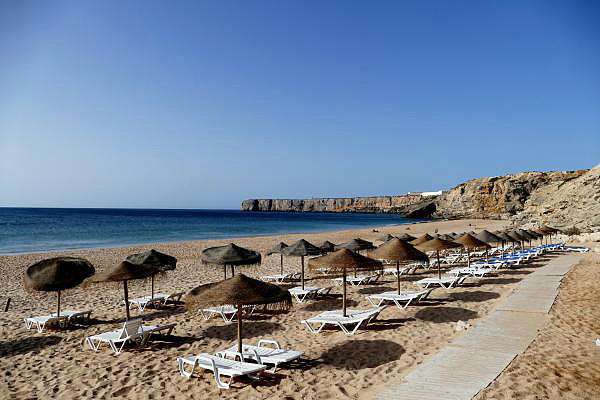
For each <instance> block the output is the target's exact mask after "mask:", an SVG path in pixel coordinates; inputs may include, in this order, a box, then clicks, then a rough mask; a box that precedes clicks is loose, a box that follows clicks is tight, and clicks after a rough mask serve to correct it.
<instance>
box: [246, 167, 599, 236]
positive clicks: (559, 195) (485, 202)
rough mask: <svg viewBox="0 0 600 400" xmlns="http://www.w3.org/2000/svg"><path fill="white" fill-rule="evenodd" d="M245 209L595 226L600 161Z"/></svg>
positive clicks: (256, 203)
mask: <svg viewBox="0 0 600 400" xmlns="http://www.w3.org/2000/svg"><path fill="white" fill-rule="evenodd" d="M242 210H246V211H323V212H382V213H399V214H402V215H405V216H408V217H414V218H427V217H436V218H495V219H512V220H514V221H515V222H517V223H519V224H533V223H540V222H543V223H546V224H548V225H552V226H556V227H558V228H567V227H577V228H579V229H582V230H585V231H590V230H596V229H600V165H599V166H597V167H595V168H593V169H591V170H577V171H553V172H523V173H519V174H514V175H507V176H496V177H491V178H478V179H473V180H471V181H468V182H465V183H462V184H460V185H458V186H456V187H454V188H452V189H450V190H448V191H445V192H443V193H442V194H441V195H439V196H431V197H425V196H421V195H419V194H410V195H403V196H379V197H356V198H326V199H305V200H273V199H264V200H255V199H253V200H245V201H244V202H243V203H242Z"/></svg>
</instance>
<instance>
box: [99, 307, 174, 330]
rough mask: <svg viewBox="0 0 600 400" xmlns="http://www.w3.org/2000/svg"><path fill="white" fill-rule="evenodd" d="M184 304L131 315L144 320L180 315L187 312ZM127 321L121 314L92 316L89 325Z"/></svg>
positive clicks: (133, 317) (132, 317)
mask: <svg viewBox="0 0 600 400" xmlns="http://www.w3.org/2000/svg"><path fill="white" fill-rule="evenodd" d="M185 311H186V310H185V307H184V306H177V307H176V308H175V307H171V308H167V309H164V308H163V309H158V310H155V311H152V312H149V313H139V314H136V315H133V313H132V315H131V319H135V318H141V319H142V320H144V321H151V320H153V319H156V318H166V317H169V316H173V315H179V314H183V313H185ZM123 322H125V317H124V316H121V317H118V318H113V319H98V318H90V320H89V322H88V325H99V324H122V323H123Z"/></svg>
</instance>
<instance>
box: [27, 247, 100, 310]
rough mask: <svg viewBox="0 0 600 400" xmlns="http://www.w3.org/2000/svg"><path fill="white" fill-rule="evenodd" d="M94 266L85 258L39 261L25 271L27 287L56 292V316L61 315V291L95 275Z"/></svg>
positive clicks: (60, 258)
mask: <svg viewBox="0 0 600 400" xmlns="http://www.w3.org/2000/svg"><path fill="white" fill-rule="evenodd" d="M94 272H96V271H95V270H94V267H93V266H92V264H91V263H90V262H89V261H88V260H85V259H83V258H77V257H55V258H48V259H46V260H42V261H38V262H36V263H35V264H33V265H30V266H29V267H28V268H27V270H26V271H25V288H26V289H28V290H35V291H40V292H56V299H57V308H56V316H57V317H60V292H61V291H63V290H66V289H71V288H74V287H75V286H77V285H79V284H80V283H81V282H83V281H84V280H85V279H86V278H89V277H90V276H92V275H94Z"/></svg>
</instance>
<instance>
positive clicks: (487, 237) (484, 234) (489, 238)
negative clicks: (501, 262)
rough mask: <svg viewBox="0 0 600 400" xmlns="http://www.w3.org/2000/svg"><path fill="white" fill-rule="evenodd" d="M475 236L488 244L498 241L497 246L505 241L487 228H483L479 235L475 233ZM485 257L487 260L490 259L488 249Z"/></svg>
mask: <svg viewBox="0 0 600 400" xmlns="http://www.w3.org/2000/svg"><path fill="white" fill-rule="evenodd" d="M475 237H476V238H477V239H479V240H481V241H484V242H486V243H488V244H490V243H496V246H498V243H503V240H502V239H501V238H499V237H498V236H496V235H494V234H493V233H492V232H490V231H488V230H485V229H484V230H482V231H481V232H479V233H478V234H477V235H475ZM485 258H486V260H487V259H488V251H487V249H486V251H485Z"/></svg>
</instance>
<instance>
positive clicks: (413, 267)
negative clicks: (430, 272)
mask: <svg viewBox="0 0 600 400" xmlns="http://www.w3.org/2000/svg"><path fill="white" fill-rule="evenodd" d="M418 268H419V265H408V266H402V267H400V268H399V269H398V271H399V272H400V275H402V274H412V273H414V272H415V271H416V270H417V269H418ZM398 271H397V270H396V267H388V268H385V269H384V270H383V273H384V274H391V275H394V276H397V272H398Z"/></svg>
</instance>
